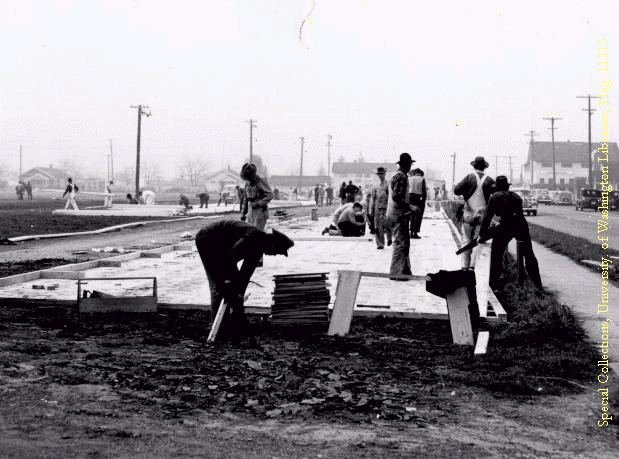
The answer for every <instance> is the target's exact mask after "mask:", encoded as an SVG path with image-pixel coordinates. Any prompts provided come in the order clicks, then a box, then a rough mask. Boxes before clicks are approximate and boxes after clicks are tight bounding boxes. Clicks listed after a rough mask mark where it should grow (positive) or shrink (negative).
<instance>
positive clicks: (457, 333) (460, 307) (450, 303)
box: [447, 287, 475, 346]
mask: <svg viewBox="0 0 619 459" xmlns="http://www.w3.org/2000/svg"><path fill="white" fill-rule="evenodd" d="M447 312H448V313H449V323H450V325H451V336H452V338H453V342H454V344H466V345H471V346H472V345H473V344H474V343H475V342H474V341H473V327H472V325H471V316H470V315H469V294H468V290H467V289H466V287H460V288H458V289H456V291H455V292H453V293H448V294H447Z"/></svg>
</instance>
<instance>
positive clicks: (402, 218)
mask: <svg viewBox="0 0 619 459" xmlns="http://www.w3.org/2000/svg"><path fill="white" fill-rule="evenodd" d="M414 162H415V160H414V159H413V158H411V155H409V154H408V153H402V154H401V155H400V160H399V161H398V162H397V164H398V165H399V166H400V167H399V168H398V170H397V171H396V173H395V174H393V177H391V180H390V181H389V197H388V201H387V212H386V217H387V222H388V223H389V227H390V228H391V233H392V234H393V252H392V254H391V267H390V269H389V274H391V276H393V277H391V279H392V280H405V279H399V278H398V277H397V276H399V275H403V274H404V275H411V274H412V271H411V260H410V247H411V241H410V234H409V232H408V230H409V218H410V214H411V212H412V211H414V210H415V209H416V206H413V205H411V204H410V203H409V202H408V175H407V174H408V172H409V171H410V170H411V166H412V165H413V163H414Z"/></svg>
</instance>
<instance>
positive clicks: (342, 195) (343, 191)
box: [338, 182, 346, 204]
mask: <svg viewBox="0 0 619 459" xmlns="http://www.w3.org/2000/svg"><path fill="white" fill-rule="evenodd" d="M338 196H339V198H340V201H341V204H344V203H345V202H346V182H342V184H341V185H340V191H339V193H338Z"/></svg>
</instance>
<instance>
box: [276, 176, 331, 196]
mask: <svg viewBox="0 0 619 459" xmlns="http://www.w3.org/2000/svg"><path fill="white" fill-rule="evenodd" d="M319 183H322V184H325V183H329V177H327V176H326V175H303V176H301V175H271V176H270V177H269V185H271V189H273V188H275V187H277V189H278V190H279V191H281V192H283V193H286V194H290V193H291V192H292V190H294V189H295V188H296V189H297V191H298V192H299V195H300V196H309V193H310V191H311V192H312V193H313V192H314V191H313V190H314V187H315V186H316V185H318V184H319ZM312 196H313V195H312ZM312 199H313V198H312Z"/></svg>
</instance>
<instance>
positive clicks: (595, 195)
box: [576, 188, 602, 212]
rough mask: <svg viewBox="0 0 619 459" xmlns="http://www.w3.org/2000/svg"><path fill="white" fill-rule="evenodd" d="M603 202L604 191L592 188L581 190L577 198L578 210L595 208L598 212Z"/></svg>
mask: <svg viewBox="0 0 619 459" xmlns="http://www.w3.org/2000/svg"><path fill="white" fill-rule="evenodd" d="M601 204H602V191H601V190H593V189H591V188H583V189H582V190H580V196H578V199H576V210H585V209H593V210H594V211H596V212H597V210H598V207H599V206H600V205H601Z"/></svg>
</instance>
